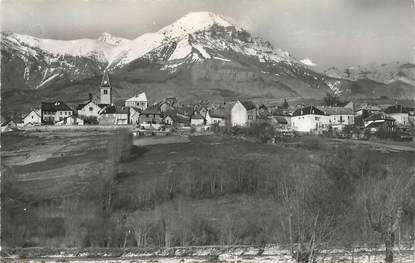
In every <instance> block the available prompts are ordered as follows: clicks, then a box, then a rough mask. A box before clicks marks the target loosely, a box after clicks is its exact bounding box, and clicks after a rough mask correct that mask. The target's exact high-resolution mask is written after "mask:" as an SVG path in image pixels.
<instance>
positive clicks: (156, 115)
mask: <svg viewBox="0 0 415 263" xmlns="http://www.w3.org/2000/svg"><path fill="white" fill-rule="evenodd" d="M162 124H163V118H162V114H161V111H160V109H159V108H158V107H157V106H152V107H148V108H147V109H145V110H144V111H143V112H142V113H141V115H140V127H142V128H160V127H161V126H162Z"/></svg>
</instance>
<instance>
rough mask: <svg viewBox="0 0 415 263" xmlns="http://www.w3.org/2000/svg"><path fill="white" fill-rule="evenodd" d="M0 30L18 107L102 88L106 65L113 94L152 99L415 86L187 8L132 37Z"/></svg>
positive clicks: (6, 88) (407, 91)
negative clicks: (41, 35)
mask: <svg viewBox="0 0 415 263" xmlns="http://www.w3.org/2000/svg"><path fill="white" fill-rule="evenodd" d="M2 37H3V39H2V45H1V51H2V61H1V62H2V66H3V67H2V69H3V70H2V76H1V77H2V98H4V99H5V103H4V105H5V108H6V110H12V109H13V108H16V107H17V105H14V104H15V102H18V101H19V99H21V100H22V101H25V103H26V102H27V101H30V99H28V98H26V97H25V96H29V95H27V94H30V96H31V97H32V98H33V96H34V94H35V95H36V96H37V97H36V98H37V99H36V101H31V102H29V103H31V105H27V104H25V103H24V105H23V106H22V105H19V108H23V109H24V108H25V107H26V108H28V107H30V106H34V105H36V104H39V103H40V101H39V100H46V99H58V98H59V99H63V100H71V101H74V102H76V101H79V100H82V99H85V98H86V97H87V94H88V93H89V92H91V93H93V94H97V93H98V85H99V78H100V76H101V75H102V73H103V71H104V70H107V71H109V72H110V73H111V77H112V83H113V85H114V92H115V94H114V97H115V98H116V100H122V99H125V98H127V97H129V96H131V94H134V93H136V92H137V91H146V92H147V93H148V94H149V97H150V98H151V99H152V100H158V99H161V98H163V97H164V96H178V97H180V98H182V99H184V100H195V99H204V100H206V99H208V100H224V99H235V98H259V99H275V98H286V97H290V98H298V99H301V98H307V99H308V98H317V99H318V98H321V97H323V96H324V95H325V93H326V92H328V91H331V90H333V91H335V92H337V93H339V94H341V95H342V96H345V97H348V98H350V97H356V96H357V97H373V96H382V95H384V94H387V95H388V96H395V95H396V96H401V97H408V96H410V95H411V94H413V89H411V87H412V84H411V82H410V81H409V82H408V81H407V79H408V77H407V75H405V76H403V75H402V74H403V73H402V72H404V71H403V69H402V70H401V71H400V72H401V73H399V74H400V75H399V74H398V76H399V78H396V79H394V80H393V81H392V82H390V83H378V82H375V81H373V80H370V79H369V80H370V81H365V82H364V83H363V82H362V80H360V79H358V78H350V77H345V76H344V75H343V74H341V71H340V70H337V69H332V70H331V71H327V72H325V73H318V72H316V71H314V70H313V69H312V68H311V67H309V66H307V65H306V64H304V63H303V62H301V61H299V60H297V59H296V58H295V57H293V56H291V55H290V54H289V53H288V52H286V51H283V50H280V49H278V48H275V47H273V46H272V45H271V44H270V43H269V42H268V41H265V40H263V39H261V38H257V37H254V36H252V35H251V34H250V33H249V32H247V31H246V30H244V29H242V28H240V27H238V26H236V25H234V24H233V23H232V21H231V19H229V18H226V17H223V16H219V15H216V14H213V13H209V12H194V13H189V14H187V15H186V16H184V17H182V18H180V19H178V20H177V21H176V22H174V23H172V24H170V25H168V26H166V27H164V28H162V29H160V30H159V31H157V32H154V33H146V34H144V35H141V36H139V37H137V38H136V39H133V40H129V39H124V38H119V37H115V36H112V35H110V34H108V33H103V34H102V36H100V37H99V38H98V39H97V40H93V39H81V40H74V41H60V40H46V39H38V38H34V37H29V36H22V35H17V34H2ZM407 66H408V65H401V68H405V67H407ZM406 70H407V71H411V70H412V68H411V67H407V69H406ZM405 72H406V71H405ZM405 72H404V74H407V73H405ZM335 73H336V74H335ZM408 74H409V73H408ZM412 76H413V75H412ZM97 79H98V81H97ZM396 81H398V83H405V85H403V84H399V85H398V84H397V82H396ZM389 85H391V86H389ZM395 89H396V90H395ZM17 91H19V92H17ZM29 91H30V92H29ZM33 91H34V92H33ZM7 101H12V102H13V103H7Z"/></svg>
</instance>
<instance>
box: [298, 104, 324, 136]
mask: <svg viewBox="0 0 415 263" xmlns="http://www.w3.org/2000/svg"><path fill="white" fill-rule="evenodd" d="M326 118H327V116H325V114H324V112H323V111H321V110H319V109H318V108H316V107H314V106H308V107H304V108H303V107H301V108H299V109H297V110H295V111H294V113H293V116H292V117H291V125H292V128H293V130H294V131H299V132H317V133H320V132H321V131H322V130H323V129H326V128H327V124H326V123H327V122H328V121H327V119H326Z"/></svg>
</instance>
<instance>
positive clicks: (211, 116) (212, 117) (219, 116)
mask: <svg viewBox="0 0 415 263" xmlns="http://www.w3.org/2000/svg"><path fill="white" fill-rule="evenodd" d="M205 118H206V124H207V125H213V124H215V125H218V126H219V127H225V125H226V113H225V112H224V111H221V110H211V111H208V112H206V117H205Z"/></svg>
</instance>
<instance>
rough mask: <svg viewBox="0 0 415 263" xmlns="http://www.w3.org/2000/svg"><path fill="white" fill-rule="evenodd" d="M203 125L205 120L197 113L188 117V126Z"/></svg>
mask: <svg viewBox="0 0 415 263" xmlns="http://www.w3.org/2000/svg"><path fill="white" fill-rule="evenodd" d="M202 125H205V118H203V116H202V115H200V114H199V113H196V114H194V115H193V116H192V117H190V126H202Z"/></svg>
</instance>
